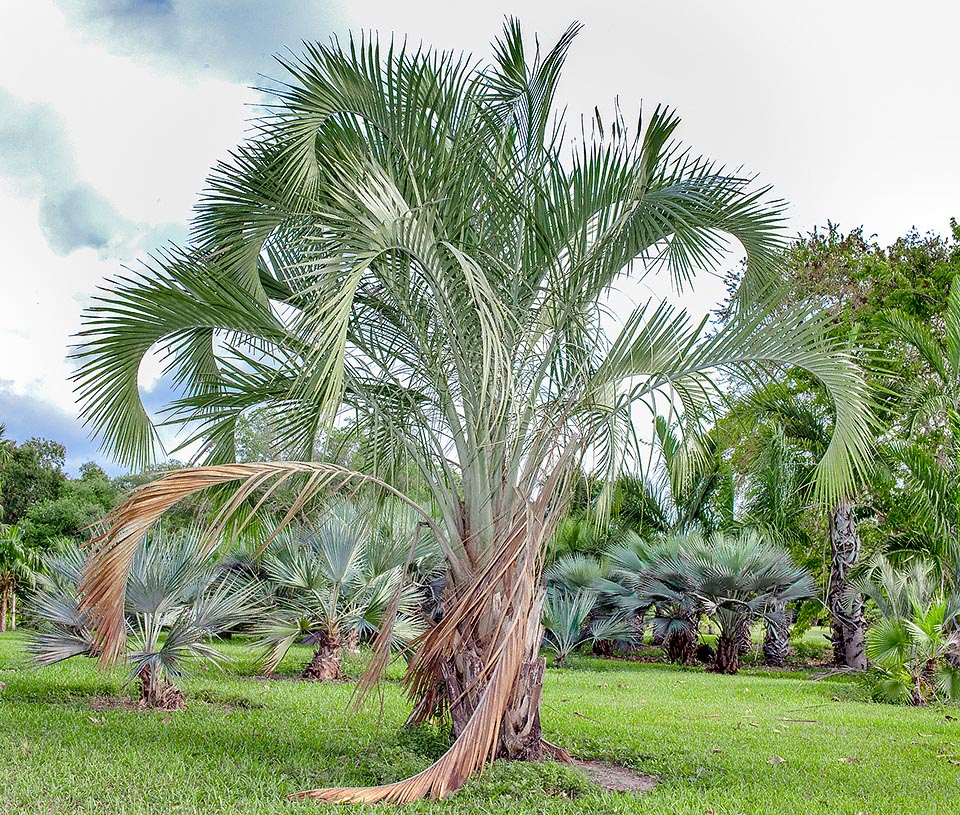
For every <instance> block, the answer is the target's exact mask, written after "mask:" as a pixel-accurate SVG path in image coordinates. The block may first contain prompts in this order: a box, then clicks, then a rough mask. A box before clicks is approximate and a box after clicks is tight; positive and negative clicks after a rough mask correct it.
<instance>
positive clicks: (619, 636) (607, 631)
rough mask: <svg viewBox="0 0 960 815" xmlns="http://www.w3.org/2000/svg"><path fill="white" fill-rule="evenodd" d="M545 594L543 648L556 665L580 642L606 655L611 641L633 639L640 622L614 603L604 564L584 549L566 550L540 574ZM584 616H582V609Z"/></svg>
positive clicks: (608, 652)
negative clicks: (581, 551)
mask: <svg viewBox="0 0 960 815" xmlns="http://www.w3.org/2000/svg"><path fill="white" fill-rule="evenodd" d="M543 578H544V584H545V587H546V591H547V599H546V603H545V604H544V609H543V618H542V619H543V626H544V647H545V648H546V649H547V650H549V651H552V652H554V653H555V654H556V655H557V656H556V659H555V661H554V664H555V665H562V664H563V663H564V661H565V660H566V658H567V656H568V655H569V654H570V653H571V652H572V651H574V650H576V649H577V648H579V647H580V646H581V645H584V644H586V643H590V644H592V645H593V648H594V652H595V653H598V654H602V655H605V656H609V655H610V653H612V649H613V645H614V643H629V644H633V643H635V642H636V641H637V640H638V639H639V638H640V636H641V631H642V626H638V625H637V624H636V620H635V618H634V617H633V616H632V615H630V613H629V612H625V611H624V610H623V608H621V607H620V606H618V605H617V603H616V602H615V599H614V597H613V594H612V592H611V591H610V588H609V587H610V585H611V584H610V580H609V578H610V566H609V564H608V563H607V562H606V561H605V560H601V559H599V558H595V557H592V556H591V555H587V554H580V553H577V554H571V555H566V556H564V557H562V558H560V559H559V560H557V561H556V563H554V564H553V565H552V566H551V567H550V568H548V569H547V570H546V571H545V572H544V575H543ZM584 613H585V614H586V617H583V614H584Z"/></svg>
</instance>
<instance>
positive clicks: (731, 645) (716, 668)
mask: <svg viewBox="0 0 960 815" xmlns="http://www.w3.org/2000/svg"><path fill="white" fill-rule="evenodd" d="M740 644H741V637H740V635H739V633H738V634H736V635H734V636H728V635H727V634H726V633H722V634H721V635H720V636H719V637H718V638H717V651H716V653H715V654H714V655H713V663H712V664H711V665H710V667H709V668H707V670H708V671H710V672H711V673H718V674H735V673H736V672H737V671H738V670H739V669H740Z"/></svg>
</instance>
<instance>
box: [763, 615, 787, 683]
mask: <svg viewBox="0 0 960 815" xmlns="http://www.w3.org/2000/svg"><path fill="white" fill-rule="evenodd" d="M789 650H790V623H789V621H788V620H787V610H786V604H785V603H783V602H781V601H779V600H775V601H774V602H773V603H771V610H770V614H769V615H768V616H767V630H766V634H765V636H764V638H763V664H764V665H770V666H772V667H774V668H782V667H783V666H784V665H786V664H787V652H788V651H789Z"/></svg>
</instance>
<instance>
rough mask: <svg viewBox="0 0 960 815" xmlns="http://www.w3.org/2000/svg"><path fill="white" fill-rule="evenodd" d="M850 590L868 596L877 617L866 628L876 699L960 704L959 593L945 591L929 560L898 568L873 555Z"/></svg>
mask: <svg viewBox="0 0 960 815" xmlns="http://www.w3.org/2000/svg"><path fill="white" fill-rule="evenodd" d="M850 593H851V596H855V594H863V595H865V596H866V597H868V598H869V599H870V600H872V601H873V602H874V604H875V605H876V608H877V610H878V611H879V612H880V615H881V618H880V619H879V620H878V621H877V622H875V623H874V624H873V625H871V626H870V629H869V630H868V631H867V656H868V657H869V659H870V660H871V662H873V664H874V667H875V669H876V672H877V674H878V676H877V681H876V682H875V684H874V693H875V695H876V696H877V697H878V698H879V699H883V700H885V701H888V702H900V703H907V704H911V705H926V704H928V703H930V702H932V701H944V702H946V701H952V702H960V668H958V667H957V662H958V660H960V633H958V627H960V595H957V594H953V595H949V596H947V595H945V593H944V591H943V589H942V584H941V583H940V581H938V580H937V579H936V576H935V568H934V565H933V564H931V563H930V562H929V561H924V560H914V561H913V562H911V563H910V564H909V565H908V566H906V567H904V568H899V569H898V568H896V567H895V566H894V565H893V564H892V563H891V562H890V561H889V560H887V558H886V557H884V556H883V555H877V556H876V557H875V558H874V559H873V561H872V562H871V563H870V564H869V566H867V567H866V568H865V569H863V571H862V572H861V573H860V574H859V575H857V576H856V577H855V578H854V579H853V580H852V581H851V584H850Z"/></svg>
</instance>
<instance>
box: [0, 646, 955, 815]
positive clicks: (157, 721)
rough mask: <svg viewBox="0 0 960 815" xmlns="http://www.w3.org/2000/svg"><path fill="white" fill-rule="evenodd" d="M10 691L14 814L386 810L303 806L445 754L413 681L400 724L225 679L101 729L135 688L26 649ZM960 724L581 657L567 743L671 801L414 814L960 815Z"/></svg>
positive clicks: (776, 683) (548, 775)
mask: <svg viewBox="0 0 960 815" xmlns="http://www.w3.org/2000/svg"><path fill="white" fill-rule="evenodd" d="M225 649H226V650H227V651H228V652H229V653H232V654H235V655H239V654H241V653H242V651H241V649H240V647H239V646H238V645H227V646H225ZM303 654H304V652H303V651H300V652H299V653H295V654H294V655H293V658H294V659H296V658H298V657H302V656H303ZM359 668H360V666H359V665H358V664H350V665H348V669H349V671H351V672H353V673H354V674H356V672H357V671H358V670H359ZM281 669H285V670H287V671H288V672H292V671H294V670H295V664H294V662H293V661H288V662H286V663H285V665H283V666H281ZM235 670H238V671H242V670H243V666H242V665H241V666H240V667H239V668H237V669H235ZM398 675H399V668H396V669H395V670H394V674H393V676H394V679H395V678H396V676H398ZM0 682H3V683H5V687H4V688H2V689H0V750H2V754H3V761H2V762H0V812H16V813H20V812H37V813H40V812H43V813H57V812H64V813H67V812H70V813H72V812H89V813H157V812H178V813H193V812H197V813H258V815H264V814H265V813H273V812H291V811H294V810H297V811H336V812H349V811H353V810H354V809H357V810H362V811H369V810H363V808H352V807H340V808H333V807H324V806H322V805H318V804H314V803H302V804H295V803H291V802H288V801H287V800H285V798H284V796H285V795H286V794H287V793H290V792H293V791H296V790H299V789H305V788H310V787H315V786H321V785H345V784H373V783H380V782H384V781H389V780H394V779H397V778H400V777H402V776H403V775H405V774H407V773H411V772H414V771H417V770H420V769H422V768H423V767H425V766H427V765H428V764H429V763H430V762H431V761H432V760H433V759H434V758H435V757H437V756H438V755H439V754H440V753H441V752H442V751H443V748H444V744H445V740H444V736H443V734H442V733H440V732H437V731H435V730H431V729H429V728H420V729H417V730H413V731H410V730H407V731H404V730H401V728H400V725H401V724H402V721H403V718H404V714H405V711H406V706H405V704H404V700H403V696H402V693H401V690H400V688H399V687H398V685H397V683H396V682H395V681H389V682H387V683H385V686H384V689H383V695H382V709H381V704H380V700H378V699H371V700H369V701H368V702H366V703H365V704H364V706H363V708H362V710H361V711H360V713H359V714H358V715H356V716H351V715H350V714H349V713H348V710H347V707H348V704H349V701H350V697H351V693H352V690H353V688H352V686H351V685H350V684H346V683H345V684H337V685H332V686H320V685H309V684H304V683H299V682H292V681H286V680H271V681H268V682H265V681H261V680H259V679H253V678H249V677H244V676H239V675H228V676H224V675H223V674H220V673H218V672H215V671H206V672H200V673H198V674H197V675H196V676H195V677H194V678H193V679H191V680H190V682H189V684H188V687H187V691H188V693H189V695H190V697H191V702H190V705H189V707H188V709H187V710H186V711H183V712H179V713H172V714H169V715H165V714H161V713H152V712H149V713H148V712H127V711H124V710H120V709H107V710H103V711H102V712H97V711H96V710H95V709H94V703H95V701H96V700H97V699H98V698H104V697H116V696H121V695H123V693H124V686H123V678H122V677H121V676H119V675H118V676H109V675H103V674H99V673H97V671H96V670H95V668H94V666H93V665H92V664H91V663H90V662H89V661H87V660H74V661H72V662H69V663H65V664H63V665H61V666H55V667H52V668H45V669H42V670H39V671H34V670H30V669H26V668H23V667H22V648H21V642H20V640H19V639H18V638H17V637H15V636H11V635H9V634H8V635H0ZM954 717H956V718H954ZM958 718H960V711H958V710H957V709H955V708H954V709H943V708H940V709H929V710H912V709H906V708H894V707H889V706H884V705H879V704H874V703H871V702H869V701H867V700H866V699H865V696H864V693H863V691H862V690H861V688H860V686H859V685H857V684H855V683H852V682H849V681H841V680H820V681H817V682H812V681H810V680H808V679H805V678H801V677H798V676H797V675H794V674H788V675H786V676H758V675H752V676H751V675H741V676H737V677H723V676H714V675H708V674H705V673H702V672H700V671H697V670H680V669H672V668H668V667H664V666H658V665H647V664H637V663H622V662H610V661H603V660H597V659H590V658H574V659H572V660H571V663H570V667H568V668H565V669H563V670H550V671H548V675H547V683H546V689H545V692H544V705H543V719H544V728H545V730H546V734H547V736H548V738H550V739H551V740H552V741H555V742H557V743H559V744H562V745H563V746H565V747H567V748H568V749H570V750H571V751H572V752H573V753H575V754H576V755H579V756H581V757H586V758H604V759H610V760H614V761H618V762H620V763H622V764H625V765H627V766H630V767H634V768H636V769H638V770H641V771H643V772H645V773H650V774H652V775H655V776H657V777H658V778H659V782H660V783H659V785H658V787H657V789H656V790H655V791H654V792H651V793H648V794H646V795H643V796H639V797H638V796H630V795H617V794H606V793H601V792H599V791H598V790H596V789H595V788H593V787H591V785H590V784H589V783H588V782H586V781H585V780H584V779H583V778H582V777H581V776H580V775H579V774H578V773H577V772H576V771H575V770H572V769H569V768H566V767H560V766H557V765H551V764H548V765H518V764H507V763H498V764H497V765H495V766H494V767H493V768H492V769H490V770H488V771H487V772H486V773H485V774H484V776H483V777H482V778H481V779H478V780H475V781H473V782H471V783H470V784H468V786H467V787H466V788H464V790H463V791H462V792H461V793H460V794H459V795H457V796H456V797H455V798H453V799H452V800H450V801H447V802H439V803H438V802H425V803H421V804H416V805H412V806H409V807H405V808H403V811H404V812H444V813H481V812H482V813H488V812H490V813H516V812H529V813H534V812H536V813H538V815H545V814H546V813H553V812H583V813H591V814H594V813H608V812H610V813H613V812H636V813H657V814H658V815H665V814H666V813H697V815H703V814H704V813H708V812H710V811H711V810H712V811H713V813H715V814H716V815H721V813H729V814H730V815H734V813H737V814H739V813H777V815H787V814H788V813H790V814H791V815H792V813H811V812H812V813H849V814H850V815H854V813H858V812H862V813H873V814H874V815H880V814H881V813H882V814H883V815H891V814H892V813H910V815H916V814H918V813H931V815H932V814H933V813H952V812H957V811H958V810H960V766H958V765H956V764H952V763H951V761H954V762H956V761H960V721H958ZM780 759H783V761H780ZM373 811H374V812H377V813H381V812H392V811H395V810H394V809H392V808H391V807H387V806H378V808H376V809H375V810H373Z"/></svg>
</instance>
